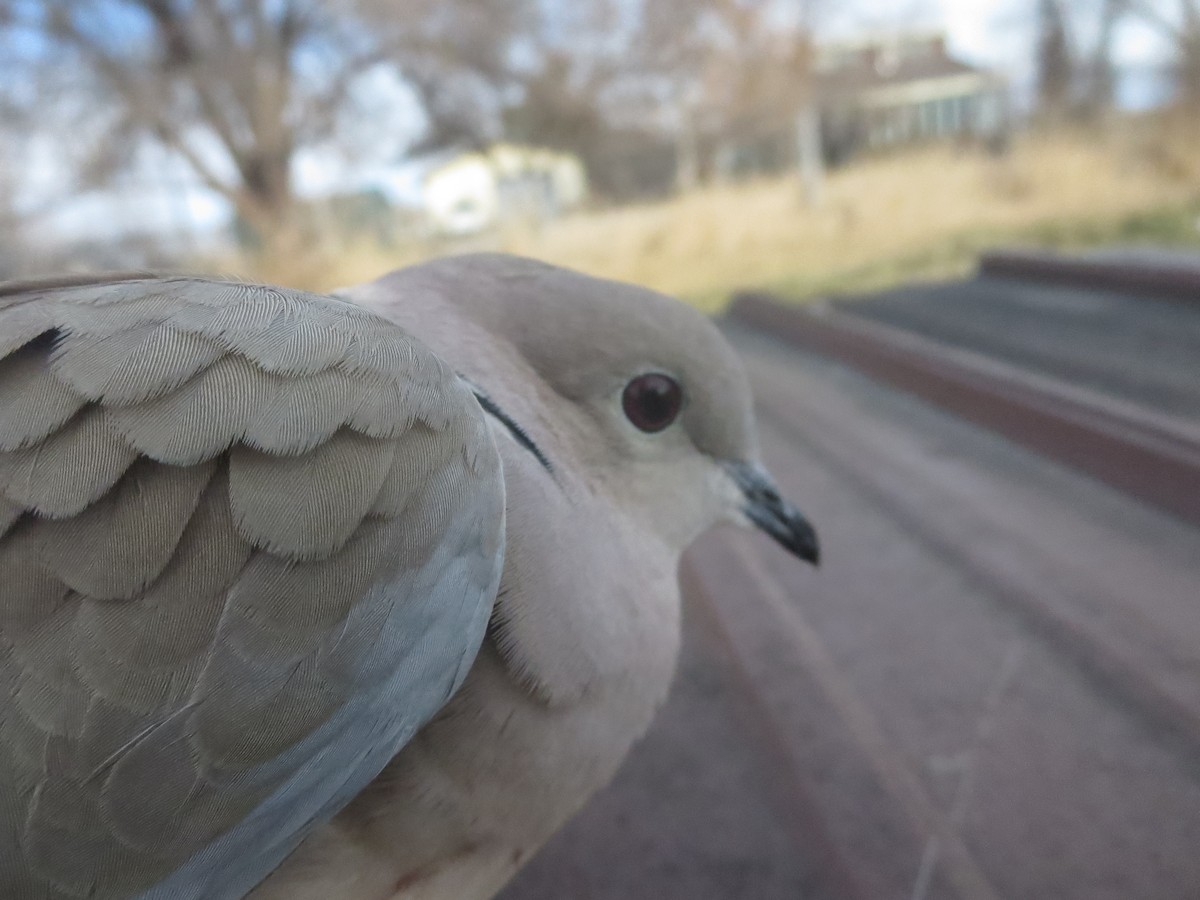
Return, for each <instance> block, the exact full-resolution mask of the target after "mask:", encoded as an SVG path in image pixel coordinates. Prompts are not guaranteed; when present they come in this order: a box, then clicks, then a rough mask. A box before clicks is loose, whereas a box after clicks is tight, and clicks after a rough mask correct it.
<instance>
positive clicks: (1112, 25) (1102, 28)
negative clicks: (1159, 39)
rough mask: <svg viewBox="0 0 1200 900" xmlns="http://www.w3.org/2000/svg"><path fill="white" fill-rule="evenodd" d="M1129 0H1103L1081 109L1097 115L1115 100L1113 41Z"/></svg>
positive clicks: (1107, 108) (1085, 112)
mask: <svg viewBox="0 0 1200 900" xmlns="http://www.w3.org/2000/svg"><path fill="white" fill-rule="evenodd" d="M1128 5H1129V3H1128V0H1103V2H1102V3H1101V6H1100V25H1099V28H1098V30H1097V36H1096V43H1095V46H1094V47H1093V48H1092V52H1091V58H1090V61H1089V62H1088V67H1087V72H1086V82H1085V84H1084V90H1083V96H1082V99H1081V103H1082V108H1081V112H1082V113H1083V114H1084V115H1085V116H1086V117H1088V118H1095V117H1097V116H1099V115H1102V114H1103V113H1105V112H1107V111H1108V110H1110V109H1112V106H1113V103H1114V102H1115V92H1116V71H1115V68H1114V62H1113V44H1114V41H1115V39H1116V35H1117V28H1118V26H1119V25H1120V23H1121V20H1122V19H1123V18H1124V16H1125V14H1126V12H1127V11H1128Z"/></svg>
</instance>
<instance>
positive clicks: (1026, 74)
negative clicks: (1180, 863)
mask: <svg viewBox="0 0 1200 900" xmlns="http://www.w3.org/2000/svg"><path fill="white" fill-rule="evenodd" d="M1035 2H1036V0H887V2H880V0H858V2H854V0H841V2H838V3H836V4H834V5H831V6H830V7H827V8H826V9H828V10H830V11H831V13H832V14H831V15H829V14H827V18H825V19H824V20H823V21H821V22H820V23H819V24H820V28H821V30H822V32H823V34H824V36H825V37H827V38H837V37H848V36H852V35H855V34H861V33H862V32H863V31H864V29H868V30H894V29H896V28H897V27H904V28H913V27H921V28H926V27H928V28H938V29H943V30H944V31H945V32H946V33H947V37H948V42H949V46H950V49H951V52H952V53H954V54H955V55H957V56H959V57H960V58H962V59H964V60H966V61H968V62H971V63H974V64H977V65H981V66H984V67H988V68H993V69H997V70H999V71H1001V72H1003V73H1004V74H1005V75H1007V76H1008V77H1009V78H1010V80H1011V82H1012V84H1013V86H1014V90H1015V91H1016V93H1017V95H1018V103H1020V97H1021V95H1025V96H1028V95H1029V93H1030V91H1031V89H1032V85H1033V80H1034V71H1033V59H1032V53H1031V52H1030V46H1031V41H1032V40H1033V33H1032V31H1031V21H1032V17H1031V10H1032V9H1033V7H1034V3H1035ZM1116 56H1117V61H1118V63H1119V64H1120V65H1121V66H1123V67H1125V68H1127V69H1129V70H1131V71H1133V73H1134V76H1133V77H1129V78H1127V79H1126V80H1125V82H1124V83H1123V85H1122V92H1121V97H1120V99H1121V101H1122V102H1123V104H1124V105H1126V106H1128V107H1133V108H1138V107H1146V106H1150V105H1153V104H1154V103H1155V102H1157V101H1159V100H1161V99H1162V97H1161V92H1162V87H1161V79H1156V78H1154V77H1150V76H1151V75H1152V73H1147V77H1144V78H1141V77H1137V76H1136V70H1139V69H1154V68H1157V67H1161V65H1162V64H1163V62H1164V61H1165V59H1166V49H1165V47H1164V45H1163V43H1162V42H1161V40H1160V39H1159V38H1158V36H1157V35H1156V34H1155V33H1153V32H1152V31H1150V30H1149V29H1148V28H1144V27H1137V26H1126V27H1124V28H1123V29H1122V30H1121V31H1120V32H1119V33H1118V36H1117V43H1116ZM376 87H378V88H380V90H379V91H378V94H379V98H380V103H381V105H384V106H386V105H388V103H389V102H392V101H393V100H396V99H397V98H396V97H395V96H393V97H390V98H389V97H388V94H389V92H390V93H391V94H393V95H396V93H397V90H398V89H397V88H396V86H395V85H390V86H389V85H386V84H385V85H376ZM385 89H386V90H385ZM400 93H402V91H401V92H400ZM392 121H395V119H392ZM365 143H366V145H367V146H371V141H370V140H367V141H365ZM52 144H53V140H52V139H51V140H49V141H48V142H44V143H43V145H42V146H35V148H34V152H33V153H32V154H31V155H32V156H33V157H34V158H35V159H36V160H37V161H38V163H39V164H38V165H36V166H35V167H34V168H35V169H36V171H34V172H33V173H32V177H31V178H29V179H28V180H27V181H26V185H27V189H26V203H27V205H28V206H30V207H33V208H36V207H37V206H38V205H39V201H40V199H41V195H43V193H44V190H45V188H48V187H49V186H50V185H52V184H53V183H54V182H55V180H56V178H57V177H58V173H59V172H61V168H59V169H57V170H56V167H55V164H54V163H53V159H54V156H55V152H54V147H53V146H52ZM155 170H156V171H157V172H158V173H159V176H158V178H157V182H156V183H155V184H145V183H143V184H138V185H134V186H133V187H131V188H130V189H126V190H125V191H121V192H115V193H111V192H110V193H93V194H90V195H88V196H85V197H81V198H78V199H77V200H75V201H73V202H71V203H69V204H66V205H64V206H61V207H59V208H57V209H56V210H55V211H54V212H52V213H50V214H49V215H47V216H45V217H44V219H43V222H42V224H43V226H44V227H45V226H48V227H49V228H50V229H51V230H53V231H55V232H58V233H59V234H60V236H61V237H62V239H64V240H68V241H70V240H76V239H80V238H83V237H86V236H91V235H94V233H95V230H96V229H97V228H98V227H111V226H112V225H113V224H114V223H117V227H123V230H134V231H137V230H140V231H159V232H162V231H166V232H176V231H179V230H181V229H187V230H191V231H193V232H196V233H203V232H210V231H212V230H214V229H216V228H218V227H220V225H222V224H223V223H224V222H225V221H226V220H227V217H228V208H227V205H226V204H225V203H224V202H223V201H222V200H220V199H219V198H217V197H215V196H214V195H212V194H211V193H209V192H207V191H204V190H201V189H198V188H193V187H189V186H188V184H189V180H190V179H189V175H188V173H187V171H186V170H185V169H184V168H183V167H182V166H179V165H172V164H170V163H166V164H164V163H161V162H160V163H158V164H157V165H156V166H155ZM295 174H296V181H297V185H298V188H299V190H300V192H301V193H302V194H304V195H308V196H320V195H322V194H328V193H329V192H331V191H337V190H347V189H360V188H363V187H367V186H378V187H382V188H383V189H384V190H385V192H387V193H388V194H390V195H391V197H392V199H393V200H407V201H409V202H415V201H416V199H417V197H418V191H419V170H418V169H417V168H416V167H414V166H413V165H411V164H410V165H404V164H400V165H396V164H385V161H384V160H383V159H382V158H381V157H380V158H375V159H363V160H358V161H355V162H354V163H353V164H352V165H340V166H332V165H330V164H329V162H328V159H326V158H323V157H321V156H320V155H319V154H311V153H310V154H308V155H301V157H300V158H299V159H298V160H297V164H296V169H295ZM39 179H40V180H39Z"/></svg>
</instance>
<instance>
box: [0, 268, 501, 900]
mask: <svg viewBox="0 0 1200 900" xmlns="http://www.w3.org/2000/svg"><path fill="white" fill-rule="evenodd" d="M0 335H3V336H4V340H3V346H0V352H3V354H4V357H3V359H0V448H2V452H0V682H2V684H3V688H2V690H3V695H2V697H0V754H2V759H0V804H2V806H0V809H2V815H0V828H2V829H3V830H2V831H0V895H2V896H4V897H9V898H26V897H28V898H39V897H54V898H59V897H122V896H134V895H138V894H142V895H144V896H147V897H151V896H152V897H159V896H161V897H171V898H192V897H196V898H200V897H226V896H240V895H241V894H243V893H245V892H246V891H247V890H249V889H250V888H251V887H253V885H255V884H256V883H258V882H259V881H260V880H261V879H262V878H263V877H264V876H265V875H267V874H268V873H269V872H270V871H271V869H272V868H274V867H275V865H276V864H277V863H278V862H279V861H280V860H281V859H282V858H283V857H284V856H286V855H287V853H288V851H290V850H291V849H292V847H294V846H295V845H296V844H297V843H298V842H299V841H300V840H301V839H302V838H303V836H304V835H305V834H306V833H307V831H308V830H309V829H310V828H311V827H312V826H313V825H314V824H317V823H319V822H320V821H321V820H322V819H323V818H326V817H328V816H329V815H331V814H332V813H333V812H335V811H336V810H337V809H338V808H340V807H341V806H342V805H343V804H344V803H345V802H346V801H348V800H349V799H350V798H351V797H352V796H353V795H354V794H356V793H357V792H358V791H359V790H361V788H362V787H363V786H364V785H365V784H366V783H367V782H368V781H369V780H370V779H371V778H373V777H374V776H375V775H376V774H377V773H378V771H379V769H381V768H382V767H383V765H384V764H385V763H386V762H387V761H388V759H390V758H391V757H392V756H393V755H394V754H395V752H396V751H397V750H398V749H399V747H400V746H401V745H402V744H403V743H404V742H405V741H407V740H408V739H409V738H410V737H411V735H412V733H413V732H414V731H415V730H416V729H417V728H419V727H420V726H421V725H422V724H423V723H424V722H425V721H426V720H427V719H428V718H429V716H430V715H432V714H433V713H434V712H435V711H436V710H437V709H438V708H439V707H441V706H442V705H443V704H444V703H445V701H446V700H447V698H448V697H449V696H450V694H451V693H452V692H453V690H454V688H455V687H456V686H457V684H458V683H459V682H460V681H461V680H462V678H463V677H464V676H465V673H466V671H467V668H468V666H469V664H470V662H471V660H472V659H473V658H474V656H475V653H476V650H477V648H478V645H479V641H480V640H481V639H482V635H483V628H484V625H485V623H486V621H487V616H488V614H489V612H490V609H491V603H492V599H493V597H494V594H495V588H496V579H497V578H498V574H499V562H500V558H501V549H502V547H501V543H502V529H503V484H502V479H501V477H500V472H499V461H498V458H497V456H496V453H495V450H494V446H493V444H492V441H491V439H490V437H489V436H488V434H487V431H486V426H485V424H484V421H483V416H482V413H481V411H480V409H479V407H478V405H477V404H476V402H475V400H474V399H473V398H472V396H471V393H470V391H469V389H467V388H466V387H465V386H464V385H463V384H462V383H461V382H460V381H459V380H458V379H457V378H456V377H455V376H454V375H453V374H452V373H451V372H450V371H449V370H448V369H447V368H446V367H445V366H444V365H443V364H442V363H441V362H440V361H439V360H437V359H436V358H434V357H433V356H432V355H431V354H430V353H429V352H428V351H427V350H426V349H425V348H424V347H422V346H421V345H419V344H418V343H416V342H415V341H413V340H412V339H411V338H410V337H409V336H408V335H406V334H405V333H404V332H402V331H401V330H400V329H399V328H397V327H395V326H393V325H391V324H389V323H387V322H386V321H384V320H382V319H380V318H378V317H376V316H373V315H371V314H369V313H366V312H364V311H362V310H360V309H358V308H356V307H354V306H352V305H350V304H348V303H345V302H343V301H338V300H333V299H329V298H320V297H314V296H309V295H304V294H300V293H297V292H291V291H282V290H276V289H269V288H260V287H254V286H249V285H244V284H237V283H225V282H216V281H206V280H201V279H152V278H132V279H124V280H116V281H101V282H96V283H67V284H62V285H56V284H53V283H44V284H36V285H15V286H12V287H10V288H8V289H0ZM189 860H190V861H189Z"/></svg>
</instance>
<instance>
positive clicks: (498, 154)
mask: <svg viewBox="0 0 1200 900" xmlns="http://www.w3.org/2000/svg"><path fill="white" fill-rule="evenodd" d="M586 196H587V176H586V175H585V173H584V170H583V164H582V163H581V162H580V161H579V159H578V158H577V157H575V156H572V155H570V154H566V153H558V152H556V151H553V150H546V149H542V148H538V147H521V146H516V145H513V144H495V145H493V146H492V147H490V148H488V149H487V150H484V151H481V152H478V153H465V154H463V155H461V156H457V157H455V158H454V159H451V160H450V161H448V162H445V163H443V164H441V165H439V166H437V167H435V168H434V169H432V170H431V171H430V172H428V173H427V174H426V176H425V181H424V184H423V186H422V202H423V205H424V207H425V213H426V215H427V216H428V217H429V221H430V224H431V225H432V226H433V229H434V230H435V231H437V232H439V233H442V234H449V235H467V234H476V233H478V232H481V231H485V230H487V229H488V228H493V227H495V226H497V225H499V224H501V223H503V222H506V221H512V220H517V219H530V218H531V219H536V220H541V219H548V218H553V217H554V216H557V215H559V214H560V213H562V212H565V211H567V210H570V209H573V208H575V207H577V206H579V205H580V204H581V203H582V202H583V201H584V199H585V198H586Z"/></svg>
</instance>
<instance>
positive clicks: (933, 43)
mask: <svg viewBox="0 0 1200 900" xmlns="http://www.w3.org/2000/svg"><path fill="white" fill-rule="evenodd" d="M815 68H816V73H817V96H818V97H819V102H820V117H821V134H822V143H823V145H824V149H825V154H826V157H827V158H828V159H829V161H830V162H834V163H836V162H840V161H843V160H845V159H847V158H849V157H851V156H853V155H854V154H855V153H856V152H858V151H860V150H862V149H872V148H878V147H887V146H892V145H897V144H908V143H915V142H920V141H926V140H933V139H938V138H946V137H966V136H969V137H974V138H979V139H983V140H987V141H992V140H996V139H998V138H1000V137H1001V136H1002V135H1003V134H1004V133H1005V132H1006V130H1007V128H1008V124H1009V123H1008V118H1009V110H1008V85H1007V84H1006V82H1005V81H1004V79H1003V78H1001V77H1000V76H998V75H996V74H994V73H992V72H988V71H985V70H982V69H979V68H977V67H975V66H971V65H969V64H967V63H965V62H962V61H961V60H958V59H955V58H954V57H953V56H951V55H950V54H949V52H948V51H947V48H946V41H945V37H944V35H942V34H941V33H938V32H927V33H909V34H899V35H892V36H889V37H874V38H869V39H862V40H856V41H846V42H840V43H834V44H827V45H824V46H822V47H820V48H818V51H817V59H816V64H815Z"/></svg>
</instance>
